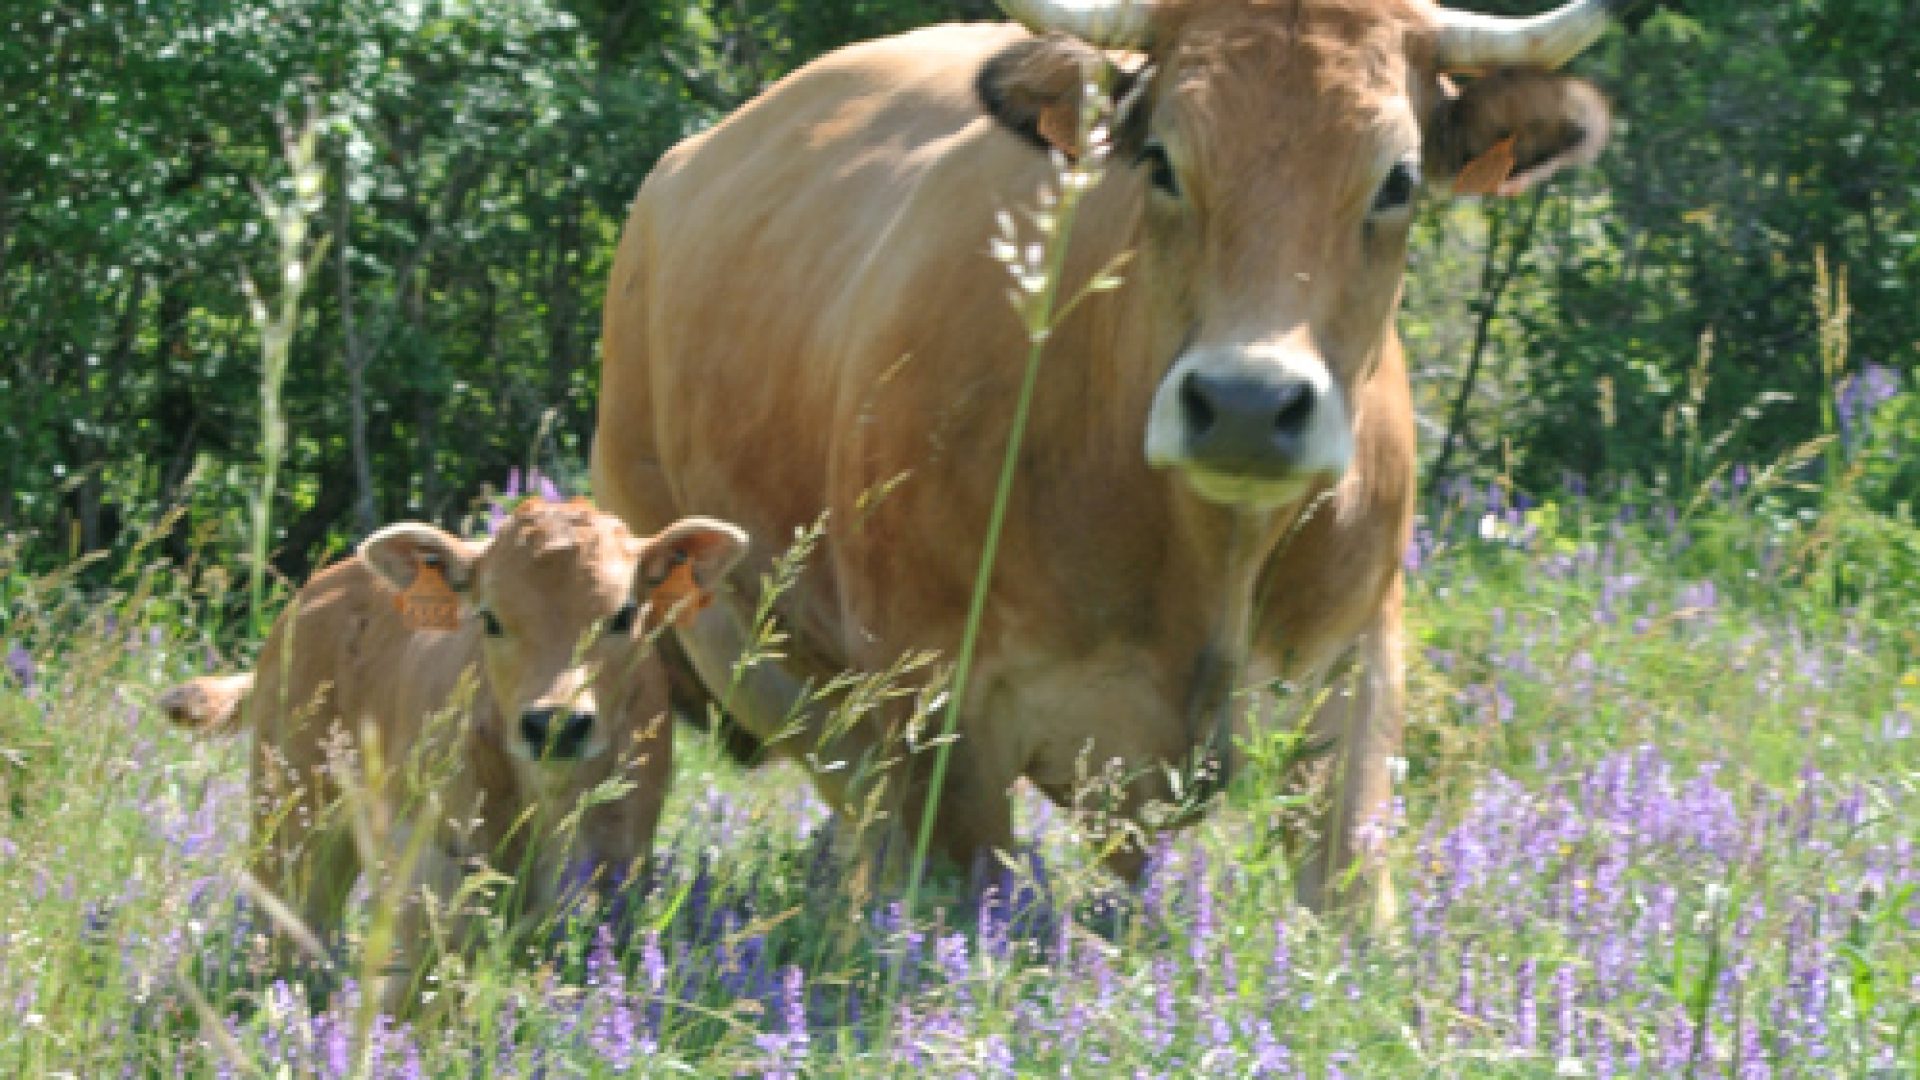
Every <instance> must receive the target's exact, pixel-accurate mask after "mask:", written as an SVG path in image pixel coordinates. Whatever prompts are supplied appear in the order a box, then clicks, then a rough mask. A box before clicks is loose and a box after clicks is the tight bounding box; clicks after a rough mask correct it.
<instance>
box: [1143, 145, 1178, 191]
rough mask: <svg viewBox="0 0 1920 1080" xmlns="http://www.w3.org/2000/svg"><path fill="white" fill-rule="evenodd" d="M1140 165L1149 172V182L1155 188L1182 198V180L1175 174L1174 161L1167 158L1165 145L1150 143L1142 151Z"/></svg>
mask: <svg viewBox="0 0 1920 1080" xmlns="http://www.w3.org/2000/svg"><path fill="white" fill-rule="evenodd" d="M1140 164H1141V165H1142V166H1144V167H1145V168H1146V170H1147V180H1148V182H1150V183H1152V184H1153V186H1154V187H1156V188H1158V189H1160V190H1161V191H1162V192H1165V193H1166V194H1168V195H1171V196H1173V197H1174V198H1176V199H1177V198H1179V197H1180V178H1179V177H1178V176H1176V175H1175V174H1174V171H1173V161H1172V159H1170V158H1168V157H1167V148H1166V146H1165V145H1164V144H1162V143H1160V142H1158V141H1154V142H1149V143H1148V144H1147V145H1146V146H1144V147H1142V148H1141V150H1140Z"/></svg>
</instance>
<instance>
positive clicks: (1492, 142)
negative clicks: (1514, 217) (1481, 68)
mask: <svg viewBox="0 0 1920 1080" xmlns="http://www.w3.org/2000/svg"><path fill="white" fill-rule="evenodd" d="M1611 116H1612V114H1611V113H1610V112H1609V110H1608V109H1607V100H1606V98H1604V97H1602V96H1601V94H1600V91H1598V90H1596V89H1594V87H1593V84H1591V83H1589V82H1586V81H1585V80H1583V79H1575V78H1571V77H1569V76H1565V75H1555V74H1552V73H1550V72H1545V71H1535V70H1531V69H1524V68H1509V69H1503V70H1500V71H1496V72H1493V73H1492V74H1489V75H1487V76H1485V77H1482V78H1478V79H1475V80H1473V81H1472V82H1471V83H1469V84H1468V85H1467V87H1466V88H1465V89H1464V90H1459V91H1454V90H1452V88H1451V87H1450V86H1449V87H1448V93H1447V95H1446V96H1445V98H1444V99H1443V101H1442V102H1441V104H1440V106H1439V108H1438V109H1437V110H1436V111H1435V115H1434V116H1433V118H1432V119H1431V120H1430V122H1429V123H1428V124H1427V127H1426V136H1425V143H1426V145H1425V146H1424V147H1423V149H1422V157H1423V159H1424V161H1423V164H1424V166H1425V168H1424V171H1425V172H1426V174H1427V175H1428V176H1429V177H1432V178H1433V179H1435V180H1438V181H1440V182H1442V183H1444V184H1449V185H1450V186H1451V187H1452V190H1453V193H1454V194H1456V195H1518V194H1519V193H1521V192H1523V191H1526V190H1527V189H1528V188H1531V187H1533V186H1534V185H1535V184H1538V183H1540V182H1541V181H1542V180H1545V179H1546V178H1547V177H1549V176H1552V175H1553V174H1554V173H1556V172H1559V171H1560V170H1561V169H1564V168H1566V167H1567V166H1569V165H1587V164H1591V163H1592V162H1593V160H1594V159H1595V158H1597V157H1599V156H1600V150H1601V149H1602V148H1603V147H1605V146H1606V144H1607V135H1608V128H1609V127H1610V125H1611Z"/></svg>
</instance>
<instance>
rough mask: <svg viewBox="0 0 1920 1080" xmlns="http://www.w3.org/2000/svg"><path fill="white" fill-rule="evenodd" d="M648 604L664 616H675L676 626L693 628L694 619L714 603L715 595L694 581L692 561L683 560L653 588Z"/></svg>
mask: <svg viewBox="0 0 1920 1080" xmlns="http://www.w3.org/2000/svg"><path fill="white" fill-rule="evenodd" d="M648 603H650V604H652V605H653V610H655V611H657V612H659V613H660V614H661V615H663V616H664V615H668V614H671V615H673V617H674V618H673V621H674V624H675V625H677V626H691V625H693V617H694V616H695V615H698V614H700V613H701V612H702V611H705V610H706V609H707V605H709V604H711V603H713V594H712V593H710V592H708V591H707V590H705V589H703V588H701V587H700V583H699V582H697V581H695V580H693V562H692V560H683V561H681V562H680V563H678V564H676V565H675V566H674V568H673V569H671V570H669V571H667V576H666V577H664V578H661V579H660V584H658V585H655V586H654V587H653V592H652V594H651V595H650V596H649V597H648Z"/></svg>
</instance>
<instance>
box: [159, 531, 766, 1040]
mask: <svg viewBox="0 0 1920 1080" xmlns="http://www.w3.org/2000/svg"><path fill="white" fill-rule="evenodd" d="M745 549H746V538H745V537H744V536H743V535H742V534H741V533H740V531H739V530H738V529H736V528H734V527H733V526H731V525H727V524H724V523H721V522H717V521H711V520H707V519H701V518H691V519H688V520H685V521H681V522H679V523H677V524H675V525H673V526H671V527H669V528H668V529H666V530H665V531H663V532H661V533H660V534H659V535H657V536H654V537H651V538H649V539H641V538H637V537H635V536H634V535H633V534H632V533H631V532H629V531H628V530H627V527H626V526H625V525H623V524H621V523H620V522H619V521H618V520H616V519H615V518H613V517H612V516H611V515H608V514H604V513H601V512H599V511H597V510H595V509H593V508H592V507H591V506H590V505H588V504H586V503H584V502H578V501H576V502H573V503H565V504H561V503H539V502H533V501H529V502H526V503H523V504H522V505H521V506H520V508H519V509H518V510H516V511H515V512H514V513H513V514H512V515H511V516H510V517H508V518H507V519H506V521H505V522H504V523H503V524H502V525H501V527H500V529H499V532H498V533H497V534H496V535H495V536H494V537H493V538H492V539H491V540H479V541H471V540H462V539H459V538H457V537H454V536H451V535H449V534H448V533H446V532H443V531H441V530H440V529H437V528H435V527H433V526H431V525H421V524H401V525H390V526H388V527H386V528H384V529H381V530H380V531H378V532H376V533H374V534H373V535H372V536H370V537H368V538H367V540H366V542H365V543H363V544H361V545H360V549H359V551H358V552H357V553H356V554H355V556H354V557H353V558H350V559H348V560H346V561H344V562H342V563H340V564H339V565H337V566H333V567H331V568H329V569H327V570H326V571H324V572H322V573H321V574H319V575H317V576H316V577H315V578H314V579H313V580H312V581H311V582H309V583H308V584H307V586H306V587H305V588H303V589H301V590H300V592H299V594H298V595H297V596H295V597H294V600H293V603H292V604H291V605H290V606H289V607H288V609H287V610H286V611H285V612H284V613H283V614H282V615H281V616H280V618H279V620H278V621H277V622H276V623H275V624H274V627H273V630H272V632H271V633H270V634H269V635H268V637H267V642H266V645H265V647H264V648H263V649H262V650H261V653H260V657H259V661H258V664H257V665H256V667H255V670H254V672H253V673H252V674H251V675H234V676H224V677H207V678H201V679H195V680H192V681H191V682H188V683H185V684H183V685H181V686H178V687H175V688H174V689H172V690H170V691H168V692H167V693H166V694H165V695H163V696H162V698H161V702H160V704H161V708H162V709H163V710H165V711H166V712H167V713H168V715H170V716H171V717H172V718H173V719H174V720H176V721H177V722H180V723H183V724H190V725H193V726H198V727H206V728H221V727H231V726H235V725H236V724H239V723H244V725H245V726H247V727H249V728H251V729H252V730H253V733H254V747H253V753H252V760H253V766H252V804H253V813H254V819H253V832H254V838H253V844H254V851H253V870H254V874H255V876H256V877H257V878H258V879H259V880H260V881H261V882H262V883H263V884H265V885H266V886H267V887H268V888H269V889H271V890H272V891H274V892H275V893H277V894H278V895H279V896H280V897H282V898H283V899H285V900H287V901H288V902H290V903H291V905H292V907H293V909H294V911H295V912H296V913H297V914H298V915H299V916H300V918H301V920H302V921H303V922H304V923H305V926H306V928H307V929H308V930H310V931H312V932H313V933H314V934H315V935H316V936H318V937H319V938H320V939H321V940H327V939H329V938H330V937H331V935H333V934H334V933H335V932H336V931H337V930H338V928H339V926H340V918H341V913H342V907H343V905H344V903H345V900H346V896H347V892H348V889H349V888H350V887H351V886H352V884H353V882H354V880H355V879H356V878H357V877H358V876H359V873H360V870H361V851H360V847H361V846H362V845H364V844H365V843H366V842H367V839H368V837H367V833H368V831H369V830H370V828H371V825H372V823H378V822H382V821H385V822H390V823H391V826H392V827H391V828H390V829H389V830H388V836H387V837H386V840H387V844H388V847H389V849H390V850H388V851H384V852H382V857H383V858H389V859H391V860H392V865H395V866H399V865H403V864H405V863H406V862H408V861H409V860H412V865H413V876H412V881H411V884H410V886H409V887H408V890H407V891H408V895H409V897H410V898H417V897H418V894H419V890H420V889H421V888H425V889H426V890H428V891H429V892H430V893H432V895H433V897H434V899H435V901H437V902H439V903H442V904H444V903H446V902H447V901H449V900H450V899H452V898H453V897H454V895H455V893H456V891H457V890H458V888H459V885H460V882H461V880H462V878H463V877H464V875H465V873H466V872H467V871H468V870H470V869H472V868H473V867H474V866H476V865H478V864H480V863H482V862H484V863H486V864H487V865H491V866H493V867H495V868H498V869H499V870H501V871H503V872H505V873H507V874H510V875H514V876H516V877H519V878H520V879H521V887H522V897H523V902H524V905H525V907H524V910H526V911H527V912H528V913H530V914H536V915H537V914H544V913H550V912H551V911H552V910H553V907H554V903H555V901H556V900H557V898H558V896H557V894H558V891H559V881H560V878H561V876H562V875H563V874H565V875H567V876H569V877H573V876H582V877H592V876H596V875H597V876H600V877H602V878H603V879H609V880H618V879H620V878H622V877H624V876H625V875H627V874H628V873H630V872H631V871H632V870H633V869H634V868H635V867H636V866H637V865H638V863H639V862H640V861H641V860H642V859H643V858H644V857H645V856H646V854H647V851H648V848H649V846H650V844H651V842H652V838H653V831H654V825H655V823H656V821H657V820H658V818H659V815H660V805H661V801H662V800H663V799H664V798H665V795H666V789H667V778H668V775H669V772H670V770H671V765H672V762H671V753H672V739H671V725H670V724H669V723H668V722H667V720H666V719H665V714H666V710H667V694H668V687H667V672H666V670H665V669H664V667H663V666H662V665H661V664H660V663H659V661H658V654H657V653H655V652H654V651H653V641H652V638H653V636H654V635H656V634H657V633H658V632H659V631H660V630H661V628H662V627H663V626H664V625H665V622H666V620H668V619H669V618H672V617H674V609H675V607H676V606H679V605H687V606H690V607H698V606H699V605H701V604H702V603H704V601H705V598H706V596H708V595H709V594H708V593H707V590H708V589H709V588H711V587H712V586H713V585H714V584H715V583H717V582H718V581H719V580H720V578H721V577H722V575H724V574H725V573H726V571H727V570H728V569H729V568H730V567H731V566H732V565H733V563H734V561H735V560H736V559H738V558H739V556H740V555H741V554H742V553H743V552H744V551H745ZM442 582H444V584H442ZM369 736H372V737H376V738H377V741H378V744H379V745H378V757H379V759H380V760H381V761H382V762H383V763H384V765H383V766H382V767H381V768H380V770H379V771H380V775H381V778H382V781H383V782H380V783H378V785H377V789H375V790H373V791H372V792H371V795H372V798H371V799H364V800H361V805H358V806H355V805H340V802H339V801H340V799H341V795H342V792H343V791H350V790H352V791H358V790H364V786H366V785H368V777H369V775H370V773H371V772H372V766H371V765H370V763H369V759H370V758H372V757H373V755H372V754H371V753H370V752H369V750H370V748H369V745H368V743H367V739H368V738H369ZM343 770H345V771H343ZM610 783H613V784H616V785H619V784H623V785H624V788H622V787H618V786H614V787H612V788H611V790H609V785H610ZM597 788H598V789H602V791H603V793H604V794H605V796H607V797H608V798H607V801H600V802H598V803H597V804H595V805H592V806H591V807H590V808H587V809H585V812H584V814H582V815H581V816H580V817H579V818H578V819H577V820H568V819H569V816H570V815H573V814H575V813H576V811H578V810H580V809H582V799H583V797H585V796H586V795H587V794H588V793H589V792H594V791H595V789H597ZM596 797H598V796H596ZM356 821H357V822H358V825H357V826H356ZM356 828H358V829H359V831H360V832H361V836H360V838H359V843H358V844H357V843H356V840H355V837H354V835H353V833H354V832H355V831H356ZM419 828H426V829H429V830H431V831H430V833H429V834H427V835H421V834H420V833H419V832H418V831H417V830H418V829H419ZM422 915H423V912H422V911H421V905H420V904H419V903H417V902H409V903H408V904H407V905H406V907H405V909H404V911H403V915H402V919H403V922H402V924H401V930H400V933H399V935H398V937H397V939H396V940H397V941H398V942H399V943H400V947H401V950H402V953H403V956H402V960H401V964H400V967H401V968H402V969H403V970H404V971H406V972H408V973H410V972H411V970H412V968H413V966H414V965H415V964H416V963H417V962H418V960H419V959H420V956H419V949H418V948H417V946H418V945H419V943H420V942H421V941H422V940H423V939H424V938H425V937H426V936H427V928H428V927H427V924H426V923H423V922H421V921H420V919H421V917H422ZM409 981H410V979H405V978H401V979H395V980H393V981H392V982H391V983H390V984H389V990H388V996H389V1003H390V1004H398V1003H399V1001H398V999H395V998H394V997H393V996H392V995H393V994H395V993H397V992H399V991H403V990H405V988H406V986H407V984H408V982H409Z"/></svg>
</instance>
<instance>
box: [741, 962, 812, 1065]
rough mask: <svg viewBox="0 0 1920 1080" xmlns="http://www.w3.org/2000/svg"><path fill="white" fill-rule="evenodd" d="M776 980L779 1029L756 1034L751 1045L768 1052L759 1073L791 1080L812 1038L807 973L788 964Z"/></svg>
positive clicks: (804, 1057)
mask: <svg viewBox="0 0 1920 1080" xmlns="http://www.w3.org/2000/svg"><path fill="white" fill-rule="evenodd" d="M779 983H780V989H779V999H778V1003H777V1008H776V1010H775V1013H776V1019H777V1022H778V1024H779V1026H780V1030H779V1031H777V1032H768V1033H766V1034H763V1035H760V1036H758V1037H757V1038H756V1039H755V1040H754V1045H756V1046H758V1047H759V1048H760V1049H761V1050H762V1051H764V1052H765V1053H766V1054H767V1058H766V1060H765V1061H764V1062H763V1063H762V1069H763V1071H762V1073H761V1075H763V1076H766V1077H769V1078H778V1080H794V1078H797V1077H798V1076H799V1075H800V1070H801V1068H802V1067H803V1066H804V1065H805V1064H806V1058H807V1047H808V1045H809V1043H810V1042H811V1037H810V1036H809V1035H808V1033H807V998H806V986H807V981H806V974H805V973H804V972H802V971H801V970H800V969H799V968H798V967H797V966H794V965H792V964H789V965H787V966H786V967H785V968H782V969H781V971H780V979H779Z"/></svg>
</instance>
